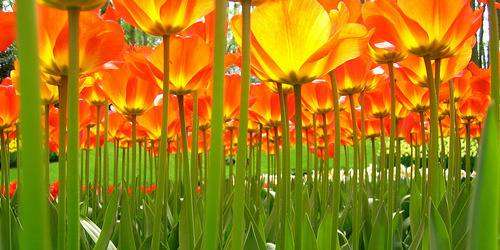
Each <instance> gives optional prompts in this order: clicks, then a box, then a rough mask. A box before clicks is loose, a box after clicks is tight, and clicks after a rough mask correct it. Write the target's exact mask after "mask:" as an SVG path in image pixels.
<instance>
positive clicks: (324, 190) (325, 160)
mask: <svg viewBox="0 0 500 250" xmlns="http://www.w3.org/2000/svg"><path fill="white" fill-rule="evenodd" d="M321 118H322V119H323V127H322V129H323V141H324V144H325V147H324V150H325V153H324V154H323V159H322V162H323V172H322V174H323V178H322V183H323V185H322V193H323V199H322V200H323V204H322V206H321V210H322V211H326V207H327V205H328V196H329V194H328V170H329V168H330V166H329V165H328V161H329V158H328V128H327V125H326V114H321ZM320 150H321V149H320Z"/></svg>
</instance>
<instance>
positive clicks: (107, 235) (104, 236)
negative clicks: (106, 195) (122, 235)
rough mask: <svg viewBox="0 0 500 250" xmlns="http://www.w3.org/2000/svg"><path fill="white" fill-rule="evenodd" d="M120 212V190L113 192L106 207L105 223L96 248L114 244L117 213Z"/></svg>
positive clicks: (98, 249)
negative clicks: (112, 239) (112, 238)
mask: <svg viewBox="0 0 500 250" xmlns="http://www.w3.org/2000/svg"><path fill="white" fill-rule="evenodd" d="M117 213H118V192H113V195H112V196H111V199H110V201H109V203H108V208H107V209H106V215H105V216H104V224H103V226H102V230H101V233H100V235H99V238H98V240H97V242H96V244H95V246H94V249H95V250H101V249H106V248H107V249H109V245H113V243H112V242H111V237H112V236H113V231H114V228H115V225H116V215H117Z"/></svg>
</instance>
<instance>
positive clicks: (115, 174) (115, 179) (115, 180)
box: [113, 139, 120, 188]
mask: <svg viewBox="0 0 500 250" xmlns="http://www.w3.org/2000/svg"><path fill="white" fill-rule="evenodd" d="M114 146H115V150H114V151H115V152H114V153H115V162H114V169H113V185H114V187H115V188H117V187H118V159H119V155H120V140H119V139H118V140H116V142H115V144H114Z"/></svg>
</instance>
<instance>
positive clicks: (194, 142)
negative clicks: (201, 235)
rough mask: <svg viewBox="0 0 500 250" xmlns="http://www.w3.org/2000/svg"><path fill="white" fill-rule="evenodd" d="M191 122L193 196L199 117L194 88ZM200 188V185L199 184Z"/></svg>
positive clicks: (195, 191) (196, 93)
mask: <svg viewBox="0 0 500 250" xmlns="http://www.w3.org/2000/svg"><path fill="white" fill-rule="evenodd" d="M193 95H194V97H193V123H192V126H191V169H192V172H191V174H192V176H191V177H192V183H193V184H194V188H193V189H192V190H193V196H192V197H196V194H197V187H198V185H200V184H198V178H197V175H196V173H197V171H196V170H197V169H198V131H199V126H198V125H199V117H198V90H195V91H194V93H193ZM200 188H201V186H200Z"/></svg>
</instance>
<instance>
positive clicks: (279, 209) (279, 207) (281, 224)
mask: <svg viewBox="0 0 500 250" xmlns="http://www.w3.org/2000/svg"><path fill="white" fill-rule="evenodd" d="M273 129H274V155H275V156H276V182H277V184H278V185H277V186H276V196H275V198H274V206H276V215H275V217H274V223H275V224H276V226H275V230H276V236H277V241H276V242H277V244H276V246H281V242H282V241H284V238H282V237H284V236H283V235H281V233H282V232H283V231H285V230H284V228H285V223H286V221H282V220H281V214H283V213H285V211H283V210H284V208H283V204H282V203H281V202H280V201H281V199H284V197H283V195H284V194H283V191H282V190H283V181H282V180H283V178H282V173H281V172H282V170H281V156H280V146H279V145H280V143H279V141H280V139H279V135H278V127H274V128H273ZM273 209H274V208H273Z"/></svg>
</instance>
